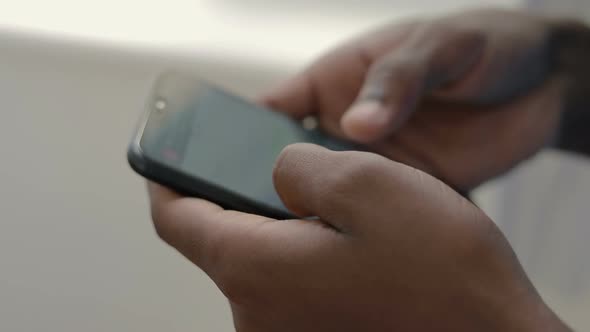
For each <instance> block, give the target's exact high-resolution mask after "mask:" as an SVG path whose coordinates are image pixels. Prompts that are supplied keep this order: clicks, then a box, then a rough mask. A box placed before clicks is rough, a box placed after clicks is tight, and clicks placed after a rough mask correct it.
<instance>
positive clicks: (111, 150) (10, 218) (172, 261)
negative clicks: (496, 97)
mask: <svg viewBox="0 0 590 332" xmlns="http://www.w3.org/2000/svg"><path fill="white" fill-rule="evenodd" d="M584 1H586V0H579V3H580V5H581V4H582V3H583V2H584ZM473 4H474V2H473V1H469V0H439V1H426V0H413V1H410V0H362V1H354V0H338V1H335V0H334V1H333V0H324V1H320V2H318V1H312V0H299V1H289V0H275V1H265V0H209V1H207V0H200V1H199V0H190V1H189V0H166V1H163V0H162V1H159V0H154V1H139V0H119V1H115V0H102V1H80V0H78V1H73V0H72V1H69V0H53V1H40V0H39V1H31V0H20V1H15V0H11V1H9V0H0V8H2V10H1V11H0V105H1V112H0V114H1V115H2V119H1V120H0V153H1V156H2V166H1V167H0V211H2V214H1V218H0V225H1V226H2V227H1V230H0V330H2V331H41V330H43V331H88V332H91V331H143V332H151V331H231V330H232V323H231V316H230V313H229V308H228V306H227V305H226V303H225V301H224V300H223V297H222V296H221V294H220V292H219V291H218V290H217V289H216V288H215V287H214V285H213V284H212V283H211V282H210V281H209V280H208V279H207V278H206V277H205V276H204V275H203V274H202V273H201V272H199V271H198V270H197V269H196V268H194V267H193V266H192V265H190V264H189V263H188V262H186V261H185V260H184V259H182V258H181V257H180V256H179V255H177V254H176V253H175V252H174V251H172V250H171V249H168V248H166V246H165V245H164V244H162V243H161V242H160V241H159V240H158V239H157V238H156V236H155V234H154V232H153V230H152V226H151V223H150V221H149V215H148V208H147V200H146V195H145V192H144V183H143V181H142V180H141V179H140V178H139V177H138V176H136V175H135V174H134V173H133V172H132V171H131V170H130V169H129V168H128V166H127V164H126V161H125V149H126V144H127V142H128V140H129V138H130V135H131V132H132V130H133V128H134V126H135V122H136V120H137V117H138V115H139V114H140V112H141V109H142V106H143V103H144V99H145V97H146V96H147V93H148V89H149V87H150V85H151V83H152V80H153V78H154V77H155V75H156V74H157V73H159V72H160V71H162V70H163V69H165V68H170V67H173V68H177V69H180V70H187V71H191V72H194V73H197V74H198V75H200V76H202V77H204V78H206V79H209V80H212V81H214V82H216V83H218V84H220V85H223V86H225V87H228V88H229V89H231V90H233V91H235V92H237V93H240V94H242V95H245V96H254V95H256V94H258V93H260V92H261V91H264V90H265V89H267V88H269V87H271V86H273V85H274V84H276V83H277V82H279V81H281V80H282V79H284V78H285V77H287V76H288V75H290V74H292V73H294V72H296V71H297V70H299V69H301V68H302V67H303V66H304V65H305V64H306V63H308V62H309V61H311V60H312V59H313V58H314V57H316V56H317V55H319V54H321V53H322V52H323V51H325V50H326V49H328V48H330V47H332V46H333V45H335V44H337V43H338V42H340V41H342V40H344V39H346V38H349V37H350V36H353V35H356V34H358V33H359V32H362V31H364V30H366V29H368V28H370V27H373V26H375V25H378V24H380V23H383V22H390V21H395V20H401V19H404V18H407V17H414V16H418V15H420V16H423V15H435V14H439V13H442V12H447V11H451V10H458V9H462V8H466V7H467V6H473ZM556 4H557V2H549V1H534V0H531V1H526V0H495V1H493V0H489V1H478V2H477V5H478V6H484V5H495V6H507V7H528V8H531V9H536V10H548V11H553V12H558V11H559V12H562V13H574V14H579V13H580V11H579V10H577V7H576V0H572V1H571V6H567V5H565V4H564V5H560V6H557V5H556ZM589 14H590V13H589ZM589 16H590V15H589ZM476 196H477V201H478V204H480V206H482V207H483V208H484V209H485V210H486V212H487V213H488V214H490V215H491V216H492V217H493V218H494V219H495V220H496V221H497V222H498V224H499V225H500V227H501V228H502V229H503V230H504V231H505V232H506V233H507V235H508V238H509V239H510V241H511V243H512V244H513V246H514V247H515V249H516V251H517V254H518V255H519V257H520V258H521V259H522V261H523V264H524V265H525V268H526V270H527V271H528V272H529V274H530V276H531V278H532V279H533V281H534V283H535V285H536V286H537V287H538V288H539V289H540V291H541V293H542V295H543V296H544V297H545V298H546V300H547V301H548V302H549V304H550V305H551V306H552V307H553V308H554V309H556V310H557V312H558V313H559V314H560V315H561V316H562V317H563V318H564V319H565V320H566V321H567V322H569V323H570V324H572V326H573V327H575V328H576V329H577V330H590V316H589V315H588V314H587V313H588V312H590V255H588V254H587V253H588V252H589V247H588V245H587V244H586V243H587V238H588V237H589V235H590V223H588V215H590V204H587V203H588V197H590V163H589V162H588V161H586V160H584V159H582V158H579V157H576V156H573V155H566V154H562V153H558V152H546V153H543V154H541V155H539V156H538V157H537V158H535V159H534V160H532V161H530V162H528V163H527V164H525V165H523V166H522V167H520V168H518V169H517V170H515V171H514V172H512V173H510V174H509V175H507V176H506V177H504V178H502V179H499V180H498V181H495V182H494V183H490V184H488V185H486V186H484V187H483V188H482V189H481V190H479V191H478V192H477V195H476Z"/></svg>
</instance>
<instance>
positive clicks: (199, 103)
mask: <svg viewBox="0 0 590 332" xmlns="http://www.w3.org/2000/svg"><path fill="white" fill-rule="evenodd" d="M315 127H316V126H314V123H313V121H310V120H309V119H308V120H307V126H303V125H302V122H300V121H297V120H294V119H291V118H289V117H287V116H286V115H283V114H280V113H277V112H273V111H271V110H269V109H265V108H263V107H261V106H258V105H255V104H252V103H250V102H247V101H246V100H244V99H241V98H239V97H236V96H233V95H230V94H228V93H226V92H224V91H223V90H221V89H219V88H217V87H214V86H212V85H209V84H207V83H204V82H202V81H199V80H198V79H196V78H194V77H191V76H189V75H183V74H177V73H166V74H164V75H162V76H161V77H160V78H159V79H158V80H157V81H156V84H155V86H154V88H153V91H152V94H151V96H150V98H149V100H148V102H147V109H146V113H145V115H144V117H143V118H142V120H141V122H140V125H139V130H138V132H137V134H136V135H135V137H134V140H133V141H132V143H131V145H130V147H129V151H128V159H129V162H130V164H131V166H132V167H133V169H135V170H136V171H137V172H138V173H139V174H141V175H143V176H144V177H146V178H148V179H150V180H152V181H154V182H158V183H160V184H162V185H164V186H167V187H169V188H171V189H173V190H175V191H177V192H180V193H182V194H185V195H188V196H195V197H200V198H205V199H207V200H210V201H212V202H215V203H217V204H219V205H221V206H223V207H225V208H228V209H235V210H239V211H243V212H250V213H256V214H261V215H265V216H268V217H275V218H292V217H294V216H293V215H292V214H291V213H290V212H289V211H288V209H287V208H286V207H285V206H284V205H283V203H282V202H281V199H280V198H279V197H278V195H277V194H276V191H275V189H274V186H273V182H272V171H273V167H274V163H275V161H276V158H277V157H278V155H279V154H280V152H281V151H282V150H283V149H284V148H285V147H286V146H288V145H290V144H293V143H299V142H304V143H314V144H318V145H322V146H324V147H327V148H330V149H332V150H352V149H354V148H355V147H354V146H353V145H352V144H348V143H345V142H342V141H339V140H337V139H334V138H332V137H329V136H327V135H325V134H323V133H322V132H320V131H319V130H318V129H317V128H315Z"/></svg>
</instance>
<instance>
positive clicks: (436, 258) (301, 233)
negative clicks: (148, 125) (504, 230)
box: [150, 145, 566, 332]
mask: <svg viewBox="0 0 590 332" xmlns="http://www.w3.org/2000/svg"><path fill="white" fill-rule="evenodd" d="M274 180H275V186H276V189H277V191H278V193H279V195H280V196H281V198H282V200H283V202H284V203H285V204H286V205H287V207H288V208H289V209H290V210H291V211H293V212H294V213H296V214H298V215H301V216H310V215H313V216H318V217H319V219H320V220H317V221H316V220H314V221H312V220H291V221H275V220H269V219H267V218H264V217H260V216H256V215H249V214H244V213H239V212H235V211H225V210H223V209H221V208H220V207H219V206H216V205H214V204H212V203H209V202H206V201H203V200H199V199H193V198H183V197H179V196H177V195H176V194H174V193H172V192H170V191H168V190H167V189H164V188H162V187H159V186H157V185H150V193H151V200H152V213H153V219H154V223H155V226H156V230H157V231H158V234H159V235H160V236H161V237H162V238H163V239H164V240H165V241H167V242H168V243H169V244H170V245H172V246H173V247H175V248H176V249H178V250H179V251H180V252H181V253H182V254H184V255H185V256H186V257H187V258H188V259H190V260H191V261H192V262H193V263H195V264H196V265H198V266H199V267H200V268H201V269H203V270H204V271H205V272H206V273H207V274H208V275H209V276H210V277H211V279H213V281H215V283H216V284H217V285H218V287H219V288H220V289H221V290H222V291H223V293H224V294H225V295H226V296H227V298H228V299H229V300H230V303H231V307H232V310H233V314H234V321H235V325H236V329H237V331H239V332H250V331H255V332H276V331H281V332H289V331H293V332H300V331H306V332H314V331H318V332H320V331H321V332H329V331H338V332H347V331H351V332H353V331H354V332H358V331H378V332H381V331H454V332H456V331H549V330H551V331H561V330H566V328H565V327H564V326H563V325H561V323H560V322H559V320H558V319H557V318H556V317H555V316H554V315H553V314H552V313H551V311H550V310H549V309H547V307H546V306H545V305H544V304H543V301H542V300H541V299H540V298H539V296H538V295H537V293H536V291H535V290H534V288H533V287H532V285H531V283H530V282H529V281H528V279H527V278H526V276H525V275H524V273H523V271H522V268H521V267H520V265H519V264H518V262H517V260H516V258H515V256H514V254H513V252H512V250H511V249H510V247H509V245H508V243H507V242H506V240H505V238H504V237H503V236H502V234H501V233H500V232H499V230H498V229H497V228H496V226H495V225H494V223H493V222H492V221H490V220H489V219H488V218H487V217H486V216H485V215H484V214H483V213H482V212H481V211H480V210H479V209H477V208H476V207H475V206H474V205H472V204H470V203H469V202H468V201H466V200H465V199H463V198H462V197H460V196H459V195H457V194H456V193H455V192H454V191H453V190H451V189H450V188H449V187H447V186H446V185H444V184H443V183H442V182H440V181H438V180H436V179H434V178H433V177H431V176H429V175H427V174H425V173H423V172H421V171H418V170H416V169H413V168H411V167H408V166H404V165H402V164H398V163H396V162H393V161H390V160H388V159H386V158H383V157H380V156H378V155H375V154H371V153H364V152H331V151H328V150H326V149H323V148H320V147H317V146H314V145H294V146H291V147H289V148H287V149H286V150H285V151H284V152H283V153H282V155H281V156H280V157H279V161H278V162H277V166H276V169H275V173H274Z"/></svg>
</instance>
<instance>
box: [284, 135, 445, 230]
mask: <svg viewBox="0 0 590 332" xmlns="http://www.w3.org/2000/svg"><path fill="white" fill-rule="evenodd" d="M416 174H417V171H416V170H414V169H412V168H410V167H407V166H404V165H402V164H399V163H396V162H393V161H391V160H389V159H386V158H383V157H381V156H379V155H376V154H372V153H367V152H357V151H346V152H334V151H330V150H327V149H325V148H323V147H320V146H317V145H312V144H294V145H290V146H288V147H287V148H286V149H285V150H284V151H283V152H282V153H281V155H280V156H279V159H278V161H277V164H276V166H275V171H274V182H275V188H276V190H277V192H278V194H279V196H280V197H281V199H282V200H283V203H284V204H285V206H286V207H287V208H289V209H290V210H291V211H292V212H293V213H295V214H297V215H299V216H302V217H308V216H316V217H319V218H320V219H321V221H322V222H324V223H326V224H328V225H330V226H331V227H332V228H334V229H336V230H339V231H341V232H343V233H347V234H353V235H362V234H366V232H367V231H370V230H371V229H379V227H376V225H375V222H378V221H379V220H389V219H390V218H391V216H392V215H395V214H397V215H398V216H399V215H400V214H402V212H403V211H405V210H407V206H410V205H415V204H416V201H418V199H417V198H418V197H424V193H423V191H424V190H428V188H424V186H425V184H428V180H426V181H423V178H422V177H419V178H417V176H416ZM418 180H419V181H418ZM430 181H434V180H430ZM394 211H397V212H395V213H394ZM359 221H360V222H359ZM363 221H364V222H363ZM366 221H371V223H369V224H368V223H367V222H366Z"/></svg>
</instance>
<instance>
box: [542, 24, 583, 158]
mask: <svg viewBox="0 0 590 332" xmlns="http://www.w3.org/2000/svg"><path fill="white" fill-rule="evenodd" d="M550 25H551V28H550V31H551V33H550V36H551V37H550V40H551V41H550V44H551V48H552V55H553V56H552V59H553V62H554V68H555V69H556V71H557V74H559V75H561V76H563V77H564V78H565V79H566V81H567V87H566V92H565V94H564V101H563V113H562V121H561V126H560V133H559V135H558V142H557V147H558V148H560V149H564V150H568V151H573V152H579V153H585V154H589V155H590V132H589V131H588V126H590V61H588V59H590V27H588V26H586V25H584V24H583V23H581V22H576V21H567V20H554V21H552V22H551V23H550Z"/></svg>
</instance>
